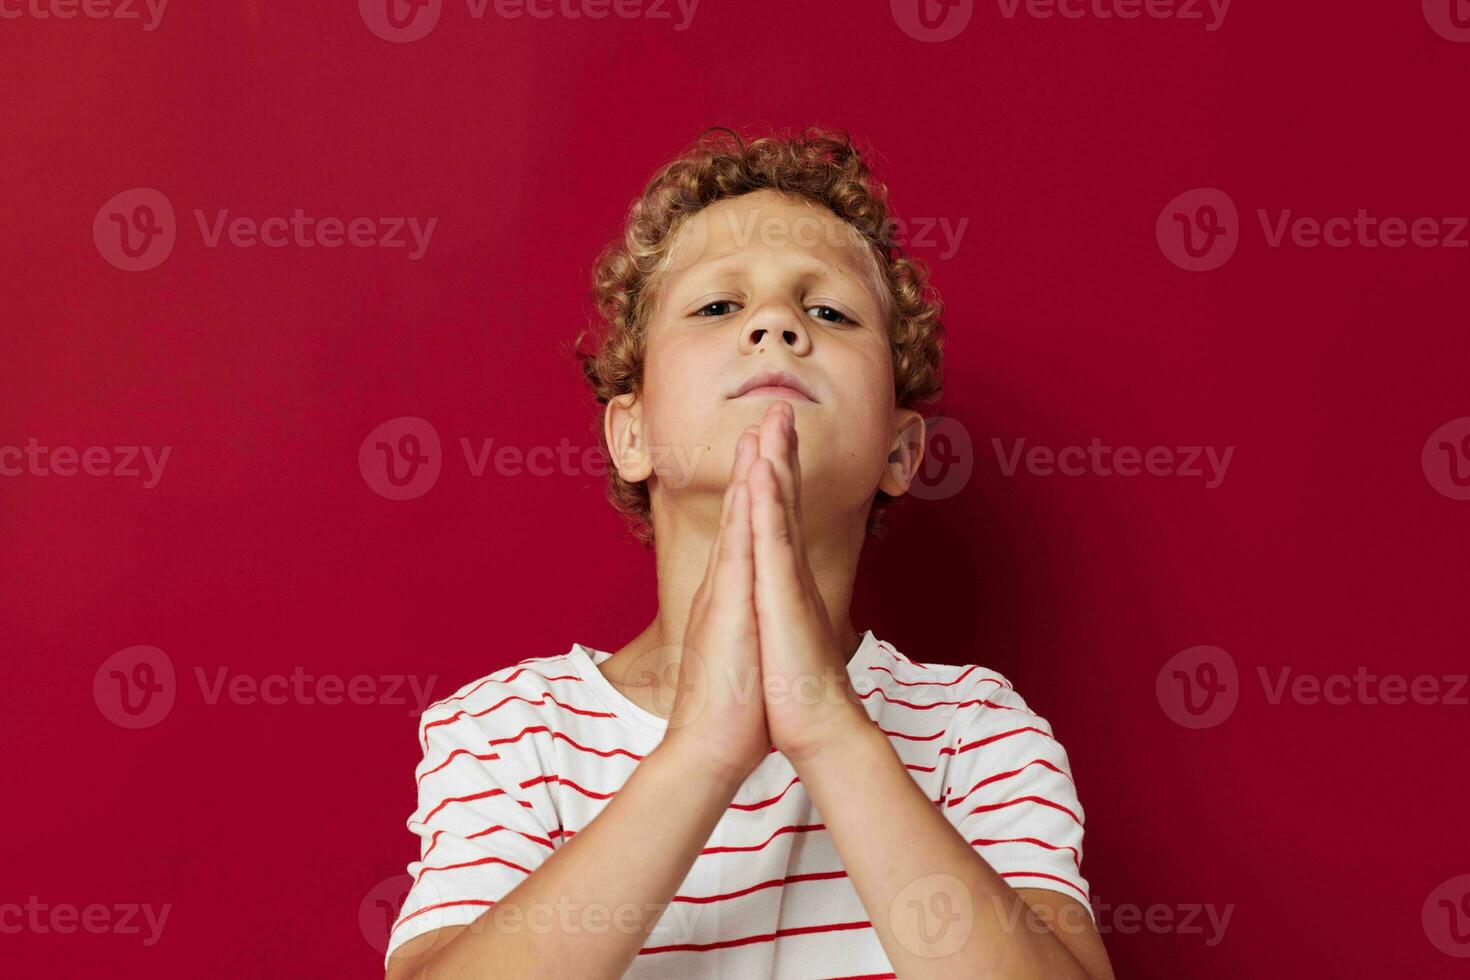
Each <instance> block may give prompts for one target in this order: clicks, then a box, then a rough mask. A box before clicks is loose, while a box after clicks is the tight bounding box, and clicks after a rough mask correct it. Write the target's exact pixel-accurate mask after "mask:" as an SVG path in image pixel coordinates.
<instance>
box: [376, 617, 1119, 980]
mask: <svg viewBox="0 0 1470 980" xmlns="http://www.w3.org/2000/svg"><path fill="white" fill-rule="evenodd" d="M610 656H611V654H610V653H608V652H606V651H602V650H596V649H593V648H590V647H587V646H584V645H582V644H580V643H578V644H574V645H573V646H572V649H571V650H570V651H568V652H567V653H565V654H561V655H560V656H554V657H537V658H530V659H525V660H522V661H520V662H519V663H517V664H514V665H512V666H509V667H504V668H501V669H500V670H497V671H495V672H493V673H491V674H489V675H488V676H486V677H484V678H482V679H481V680H478V681H475V682H473V683H470V684H467V685H465V686H464V687H463V688H461V689H460V690H459V691H457V692H456V693H455V694H454V695H453V696H451V697H449V698H447V699H445V700H443V701H440V702H438V703H437V704H435V705H432V706H431V707H430V708H429V709H428V710H426V711H425V712H424V714H423V716H422V718H421V719H420V728H419V741H420V744H421V746H422V747H423V749H424V758H423V761H422V762H421V763H420V764H419V767H418V769H417V772H416V776H417V779H418V808H417V809H416V810H415V811H414V813H413V815H412V816H411V817H410V818H409V820H408V827H409V829H410V830H411V831H413V832H414V833H415V834H417V835H419V837H420V854H419V860H417V861H415V862H413V863H411V864H410V865H409V866H408V873H409V875H410V876H412V878H413V879H414V884H413V886H412V888H411V889H410V890H409V892H408V895H407V897H406V898H405V899H404V903H403V907H402V910H401V911H400V912H399V915H398V920H397V921H396V922H395V923H394V925H393V931H392V933H391V935H390V937H389V942H388V954H389V955H390V956H391V955H392V952H393V950H394V949H396V948H397V947H399V946H400V945H402V944H403V943H405V942H407V941H408V940H410V939H412V938H413V937H415V936H418V935H421V934H423V933H426V932H429V931H430V930H433V929H439V928H443V927H445V926H454V925H465V924H468V923H470V922H473V921H474V920H475V919H476V918H478V917H479V916H480V915H481V914H483V913H485V912H486V910H487V909H489V908H490V907H491V906H493V905H494V904H495V903H496V901H497V900H499V899H500V898H502V897H504V896H505V895H506V894H507V893H508V892H510V890H511V889H512V888H514V887H515V886H516V885H517V884H519V883H520V882H521V881H522V880H524V879H525V878H526V877H527V876H528V875H530V874H531V873H532V872H533V871H535V870H536V867H537V866H538V865H539V864H540V863H541V862H542V861H544V860H545V859H546V858H547V856H548V855H550V854H551V853H552V852H553V851H554V850H556V848H558V847H560V846H561V845H562V844H563V843H564V842H566V841H567V840H569V839H570V838H571V837H572V836H573V835H574V834H576V833H577V832H578V831H579V830H581V829H582V828H584V827H586V826H587V825H588V824H589V823H590V822H591V821H592V819H593V818H594V817H596V816H597V814H598V813H599V812H601V810H602V808H603V807H604V806H606V805H607V803H608V801H609V800H610V799H611V798H612V797H613V795H614V794H616V793H617V791H618V790H619V789H620V788H621V787H622V786H623V784H624V782H625V781H626V780H627V779H628V776H629V775H630V774H631V773H632V772H633V770H634V769H635V768H636V767H637V765H638V762H639V760H640V759H642V758H643V757H644V756H645V755H647V754H648V753H649V752H650V751H651V750H652V749H653V748H654V747H655V746H657V745H658V743H659V741H660V740H662V738H663V736H664V734H665V732H666V731H667V727H668V726H667V722H666V720H665V719H663V718H660V717H659V716H657V715H655V714H653V713H651V712H649V711H647V710H645V709H644V708H642V707H639V706H638V705H637V704H634V703H633V702H632V701H631V700H629V699H628V698H627V697H626V696H624V695H623V694H622V693H621V692H619V691H618V690H617V688H615V687H613V685H612V684H611V682H609V681H608V680H607V678H606V677H604V676H603V675H602V672H601V671H599V670H598V668H597V665H598V664H600V663H602V662H603V661H604V660H606V659H607V658H608V657H610ZM847 667H848V674H849V676H850V677H851V679H852V684H853V688H854V690H855V691H856V692H857V693H858V694H859V695H860V696H861V697H862V699H863V702H864V704H865V705H866V707H867V712H868V716H869V717H870V718H871V719H872V720H873V722H874V723H875V724H876V725H877V726H878V728H879V729H880V730H882V731H883V733H884V734H885V735H887V736H888V740H889V742H890V744H892V746H893V748H894V749H895V750H896V751H897V754H898V756H899V757H900V758H901V759H902V760H903V763H904V765H905V766H906V767H907V768H908V770H909V772H910V773H911V774H912V776H913V778H914V780H915V782H917V783H918V784H919V786H920V787H921V788H922V789H923V790H924V792H925V793H926V794H928V796H929V798H930V799H931V800H933V801H934V803H935V805H936V806H938V807H940V808H941V809H942V811H943V812H944V814H945V816H946V817H948V819H949V821H950V823H952V824H953V825H954V826H955V827H956V828H957V829H958V830H959V832H960V833H961V834H962V835H963V836H964V838H965V840H967V841H969V842H970V844H971V845H972V846H974V847H975V848H977V849H978V850H979V852H980V854H981V856H982V857H984V858H985V860H986V861H988V862H989V863H990V866H991V867H993V868H994V869H995V870H996V871H997V872H998V873H999V874H1000V875H1001V876H1002V877H1004V878H1005V879H1006V881H1007V882H1008V883H1009V884H1010V885H1011V886H1012V887H1015V888H1048V889H1054V890H1056V891H1059V892H1063V893H1065V894H1067V895H1070V896H1072V897H1073V898H1076V899H1077V900H1078V901H1080V902H1082V903H1083V905H1084V906H1086V907H1087V909H1088V912H1089V913H1092V911H1093V910H1092V906H1091V902H1090V899H1089V894H1088V885H1087V881H1086V879H1084V878H1083V877H1082V870H1081V869H1082V827H1083V819H1084V814H1083V811H1082V806H1081V805H1080V804H1079V803H1078V800H1077V790H1076V787H1075V786H1074V785H1073V782H1072V775H1071V768H1070V766H1069V764H1068V760H1067V753H1066V750H1065V749H1063V747H1062V745H1061V743H1059V742H1058V741H1057V740H1056V739H1055V738H1054V737H1053V735H1052V729H1051V726H1050V725H1049V724H1048V723H1047V722H1046V720H1045V719H1044V718H1042V717H1040V716H1039V715H1036V714H1034V713H1033V712H1031V711H1030V710H1029V709H1028V708H1027V706H1026V702H1024V701H1023V700H1021V697H1020V695H1018V694H1016V692H1015V691H1014V690H1012V688H1011V684H1010V682H1009V681H1007V680H1006V679H1005V678H1004V677H1002V676H1001V675H1000V674H997V673H996V672H994V671H991V670H986V669H985V668H983V667H979V666H948V665H944V664H928V663H917V662H915V661H912V660H909V659H908V658H906V657H904V656H903V655H902V654H901V653H899V652H898V651H897V650H895V649H894V648H893V647H892V646H891V645H889V644H887V643H885V642H883V641H881V640H879V639H877V638H876V637H874V636H873V632H872V630H868V631H867V632H865V633H864V634H863V637H862V643H861V645H860V646H859V647H858V649H857V652H856V653H855V654H854V655H853V657H852V659H851V660H849V661H848V665H847ZM555 915H556V913H555V910H553V918H552V921H553V922H559V921H560V920H559V919H556V918H555ZM603 925H604V927H605V928H608V929H611V928H615V926H614V925H610V924H607V923H604V924H603ZM885 975H886V976H890V977H891V976H893V967H892V965H891V963H890V962H889V960H888V957H887V955H886V954H885V953H884V951H883V947H882V945H881V943H880V942H879V941H878V934H877V933H876V932H875V931H874V929H873V927H872V924H871V923H870V922H869V919H868V913H867V912H866V911H865V910H864V908H863V905H862V902H861V901H860V900H859V898H858V894H857V891H856V889H855V888H854V887H853V884H852V882H851V880H849V878H848V877H847V873H846V872H845V871H844V870H843V866H842V861H841V859H840V858H839V856H838V854H837V850H836V848H835V847H834V845H833V842H832V838H831V836H830V835H829V834H828V833H827V830H826V828H825V827H824V826H823V824H822V817H821V815H820V814H818V813H817V811H816V810H815V808H814V807H813V806H812V801H811V798H810V797H809V796H808V795H807V793H806V791H805V789H804V787H803V786H802V784H801V781H800V780H799V778H798V777H797V774H796V770H795V769H794V768H793V767H792V766H791V763H790V762H788V761H787V759H786V758H785V756H783V755H781V754H780V753H779V752H772V753H770V755H768V756H767V757H766V758H765V759H764V760H763V761H762V762H761V763H760V764H759V765H758V766H757V767H756V768H755V769H754V770H753V771H752V772H751V774H750V776H749V777H748V778H747V779H746V780H745V782H744V783H743V784H742V785H741V787H740V789H739V791H738V792H737V793H736V794H735V797H734V799H733V800H732V801H731V803H730V806H729V808H728V809H727V810H726V811H725V813H724V815H723V816H721V818H720V820H719V822H718V823H717V824H716V826H715V829H714V832H713V833H712V834H711V836H710V839H709V840H708V842H706V844H705V846H704V848H703V849H702V850H701V851H700V853H699V856H698V857H697V858H696V859H695V861H694V864H693V866H692V867H691V868H690V870H689V874H688V875H687V876H686V877H685V879H684V881H683V882H682V883H681V884H680V886H679V888H678V891H677V893H676V894H675V896H674V900H673V902H672V903H671V904H670V905H669V906H668V908H667V909H666V910H665V911H664V913H663V915H662V916H661V918H660V919H659V921H658V922H657V924H656V925H655V926H654V929H653V931H652V932H651V934H650V935H649V937H648V939H647V941H646V942H645V943H644V945H643V948H642V950H641V951H640V952H639V954H638V956H637V957H636V958H635V960H634V962H633V964H632V966H631V967H630V968H629V970H628V972H627V973H625V974H624V976H627V977H635V978H643V977H648V978H653V977H681V978H683V977H791V978H795V977H800V978H813V977H829V978H830V977H857V976H869V977H871V976H885Z"/></svg>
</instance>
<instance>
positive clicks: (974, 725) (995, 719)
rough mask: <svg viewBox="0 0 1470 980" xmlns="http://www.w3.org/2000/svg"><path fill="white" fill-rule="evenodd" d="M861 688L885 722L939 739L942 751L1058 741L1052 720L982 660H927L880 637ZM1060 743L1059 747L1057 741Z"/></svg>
mask: <svg viewBox="0 0 1470 980" xmlns="http://www.w3.org/2000/svg"><path fill="white" fill-rule="evenodd" d="M863 674H864V675H866V677H867V682H866V684H865V685H864V686H863V687H862V689H860V690H859V692H858V693H859V694H860V695H862V697H863V698H864V700H868V701H873V700H877V701H878V702H879V703H878V704H877V705H876V706H875V707H876V708H877V710H878V712H879V714H880V717H882V718H883V719H884V721H885V722H888V721H891V722H892V723H893V724H891V725H888V726H886V727H890V728H894V729H897V730H898V731H900V732H909V733H912V732H915V731H921V732H923V733H926V734H927V735H928V737H929V738H931V739H940V740H942V742H943V743H944V744H945V745H946V749H945V752H946V753H954V754H956V755H964V754H969V753H971V752H974V751H975V750H977V749H982V748H983V749H985V750H986V751H985V752H984V754H985V755H987V756H997V755H999V756H1006V755H1009V754H1011V753H1024V752H1026V751H1029V750H1030V749H1031V748H1032V743H1034V742H1036V741H1038V740H1041V741H1047V742H1052V743H1055V742H1056V737H1055V733H1054V732H1053V730H1052V726H1051V723H1050V722H1049V721H1048V720H1047V719H1046V718H1044V717H1043V716H1042V715H1040V714H1039V713H1037V712H1036V711H1035V710H1034V709H1033V708H1032V707H1031V705H1030V704H1028V703H1027V702H1026V699H1025V698H1023V697H1022V696H1021V695H1020V694H1019V693H1018V692H1017V691H1016V688H1015V685H1013V684H1012V683H1011V681H1010V679H1009V678H1008V677H1006V676H1005V675H1004V674H1002V673H1001V672H1000V671H998V670H995V669H993V668H990V667H986V666H985V665H983V664H942V663H930V662H927V661H922V660H918V659H915V658H913V657H911V656H908V655H906V654H904V653H901V652H900V651H898V650H896V649H895V648H894V647H893V645H892V644H889V643H886V642H883V641H879V643H878V647H877V649H876V650H875V651H874V656H873V658H872V660H871V663H870V664H869V666H868V669H867V670H865V671H863ZM1057 747H1058V748H1060V746H1059V745H1058V746H1057Z"/></svg>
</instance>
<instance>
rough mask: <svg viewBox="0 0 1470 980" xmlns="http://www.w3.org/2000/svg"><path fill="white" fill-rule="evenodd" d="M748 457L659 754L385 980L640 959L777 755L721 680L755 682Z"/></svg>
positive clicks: (609, 967)
mask: <svg viewBox="0 0 1470 980" xmlns="http://www.w3.org/2000/svg"><path fill="white" fill-rule="evenodd" d="M754 453H755V446H754V439H753V438H750V439H742V440H741V448H740V450H739V451H738V452H737V454H736V459H735V463H734V465H733V467H732V478H731V480H730V484H729V486H728V487H727V488H726V492H725V498H724V501H723V502H722V504H721V518H720V531H719V533H717V534H716V535H715V539H714V542H713V544H712V545H711V548H710V557H709V561H708V563H707V566H706V569H705V577H704V581H703V582H702V583H701V584H700V587H699V589H698V591H697V592H696V593H695V595H694V601H693V603H692V605H691V608H690V618H689V625H688V627H687V628H686V633H685V641H684V643H683V644H682V652H681V659H680V661H679V686H678V690H677V691H676V692H675V695H674V703H673V706H672V708H671V711H670V714H669V727H668V731H667V732H666V733H665V736H664V739H663V741H662V742H660V743H659V745H658V747H657V748H656V749H654V750H653V751H652V752H650V753H649V754H648V755H647V756H645V757H644V759H643V761H642V762H641V763H639V765H638V768H636V769H634V770H633V773H632V775H631V776H629V777H628V780H627V782H626V783H625V784H624V786H623V788H622V789H621V790H619V791H618V792H617V794H616V795H615V796H614V797H613V799H612V801H611V802H610V803H608V805H607V806H606V808H604V809H603V810H602V812H601V813H599V814H598V815H597V817H596V818H595V819H594V820H592V822H591V823H589V824H588V825H587V826H586V827H585V828H584V829H582V830H581V831H580V832H579V833H577V834H576V835H574V836H573V837H572V839H571V840H569V841H567V842H566V843H565V844H563V845H562V847H561V848H560V849H559V850H557V851H556V852H554V853H553V854H552V855H551V856H550V857H548V858H546V859H545V860H544V861H542V862H541V863H540V865H539V866H537V867H536V868H535V870H534V871H533V872H531V873H530V874H529V875H528V876H527V877H526V878H524V879H523V880H521V881H520V882H519V883H518V884H517V885H516V886H515V887H514V888H512V889H511V890H510V891H509V892H507V893H506V894H505V896H504V897H503V898H501V899H500V901H498V902H496V903H495V905H494V908H493V909H491V910H490V911H489V912H486V913H484V914H482V915H481V916H480V917H479V918H478V919H476V920H475V921H474V922H472V923H470V924H469V925H468V926H455V927H446V928H441V929H437V930H435V931H433V932H429V933H425V934H424V935H423V936H419V937H417V938H415V939H412V940H410V941H408V942H406V943H404V944H403V946H402V947H401V948H400V949H398V950H396V951H395V952H394V954H393V956H392V957H391V958H390V960H389V963H388V974H387V980H431V978H436V977H455V978H464V977H490V976H495V977H530V976H535V977H547V976H552V977H561V976H566V977H577V978H581V977H588V976H591V977H613V978H615V977H620V976H622V975H623V973H624V971H625V970H626V969H627V968H628V966H629V965H630V964H631V963H632V962H633V961H634V959H635V958H636V957H637V955H638V951H639V950H640V949H642V947H643V944H644V942H645V941H646V940H647V938H648V934H649V932H650V931H651V929H652V928H653V926H654V924H655V923H656V922H657V921H658V918H659V915H660V914H661V913H662V912H663V911H664V909H665V907H667V905H668V904H669V902H670V901H672V900H673V897H674V895H675V892H676V890H677V889H678V887H679V885H680V884H681V883H682V882H683V880H684V879H685V878H686V877H687V876H688V874H689V869H690V867H691V866H692V865H693V864H694V860H695V858H696V857H698V855H699V852H700V851H701V850H702V849H703V847H704V844H705V842H706V841H708V840H709V837H710V834H711V833H713V832H714V828H715V824H717V823H718V822H719V820H720V817H721V816H722V815H723V814H724V812H725V810H726V809H727V808H728V806H729V804H730V801H731V800H732V799H734V797H735V793H736V791H737V790H738V789H739V788H740V786H741V784H742V783H743V782H744V781H745V778H746V776H748V775H749V774H750V772H751V770H753V769H754V768H755V767H756V766H757V765H758V764H759V763H760V762H761V760H763V759H764V758H765V757H766V756H768V755H769V754H770V750H771V739H770V732H769V731H768V730H767V727H766V718H765V705H764V703H763V701H762V700H761V699H760V698H754V699H752V698H749V697H746V696H744V695H743V694H742V693H741V691H740V689H739V687H738V686H737V685H735V684H730V683H725V682H723V681H721V680H719V679H718V678H720V677H723V676H726V675H729V676H736V677H738V676H741V675H744V676H750V675H751V674H753V673H756V672H758V671H759V669H760V652H759V647H758V642H757V640H758V638H757V635H756V622H755V599H754V588H755V567H754V556H753V554H752V550H751V533H750V501H749V493H748V490H747V488H746V486H745V484H744V481H743V476H744V473H745V472H746V471H747V470H748V469H749V466H750V463H751V460H752V459H753V458H754ZM727 532H728V533H727ZM490 860H494V858H493V857H492V858H490ZM471 863H478V862H471ZM553 916H554V917H555V919H553ZM609 922H610V923H611V927H609V926H608V923H609Z"/></svg>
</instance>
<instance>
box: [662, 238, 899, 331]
mask: <svg viewBox="0 0 1470 980" xmlns="http://www.w3.org/2000/svg"><path fill="white" fill-rule="evenodd" d="M745 254H746V253H745V251H744V250H743V249H741V250H739V251H735V252H731V253H730V254H728V255H722V256H720V257H719V258H717V259H702V260H700V261H698V262H696V263H695V264H694V265H691V266H689V267H688V268H686V269H684V270H683V274H684V275H688V274H689V273H692V272H696V271H710V272H718V271H720V269H721V267H723V266H725V265H730V264H732V263H734V262H736V261H738V260H740V259H742V258H744V256H745ZM793 261H794V262H797V263H801V264H802V265H804V266H805V269H804V270H803V271H804V272H805V273H807V274H817V273H821V274H826V275H831V276H833V277H834V278H839V279H844V280H849V281H851V280H855V281H856V282H857V283H858V284H859V285H860V286H861V287H863V289H864V290H865V291H866V292H867V293H868V294H869V297H868V298H869V299H870V300H872V302H873V303H874V305H876V306H877V308H878V315H879V316H880V317H881V316H883V315H884V301H883V292H884V291H883V289H882V288H881V286H882V272H881V270H879V271H877V272H876V278H875V270H874V269H872V268H865V269H863V270H862V271H861V272H854V271H852V270H849V269H848V268H847V267H845V266H843V265H839V264H837V263H835V262H829V261H828V260H826V259H819V258H816V257H812V256H807V257H803V258H798V259H795V260H793ZM864 264H865V265H869V266H871V265H872V264H874V263H864Z"/></svg>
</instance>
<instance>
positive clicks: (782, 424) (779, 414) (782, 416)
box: [760, 401, 805, 554]
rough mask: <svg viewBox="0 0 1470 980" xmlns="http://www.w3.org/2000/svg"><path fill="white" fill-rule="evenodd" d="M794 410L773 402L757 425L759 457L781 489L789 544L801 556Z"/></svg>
mask: <svg viewBox="0 0 1470 980" xmlns="http://www.w3.org/2000/svg"><path fill="white" fill-rule="evenodd" d="M787 417H790V418H791V420H792V424H791V432H790V433H789V434H788V433H787V431H786V419H787ZM795 433H796V409H795V408H793V407H792V406H791V403H790V402H786V401H777V402H774V403H773V404H772V406H771V407H770V408H769V409H767V411H766V414H765V417H764V418H762V419H761V423H760V455H761V458H762V459H768V460H770V462H771V467H772V469H773V470H774V471H775V474H776V481H777V482H778V483H779V484H780V486H781V500H782V505H783V507H784V508H785V509H786V519H787V521H788V522H789V524H790V526H791V539H792V545H793V547H795V548H796V550H797V551H798V553H803V554H804V553H805V541H804V538H803V535H802V534H801V500H800V498H799V496H798V495H799V493H800V484H799V483H798V482H797V480H798V474H797V472H796V465H795V457H796V453H795V441H794V439H795Z"/></svg>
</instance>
